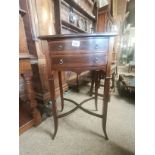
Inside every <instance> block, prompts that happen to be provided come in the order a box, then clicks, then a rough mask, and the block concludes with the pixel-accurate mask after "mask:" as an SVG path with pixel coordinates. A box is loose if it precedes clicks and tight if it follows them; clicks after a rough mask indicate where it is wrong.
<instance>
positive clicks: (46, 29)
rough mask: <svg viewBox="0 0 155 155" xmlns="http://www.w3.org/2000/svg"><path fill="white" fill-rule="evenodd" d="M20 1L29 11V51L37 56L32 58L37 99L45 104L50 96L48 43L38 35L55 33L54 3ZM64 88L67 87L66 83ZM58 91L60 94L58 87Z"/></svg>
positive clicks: (25, 19) (26, 22) (32, 0)
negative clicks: (47, 65)
mask: <svg viewBox="0 0 155 155" xmlns="http://www.w3.org/2000/svg"><path fill="white" fill-rule="evenodd" d="M20 1H21V5H22V7H23V8H24V9H25V10H26V11H27V12H28V15H27V16H26V17H24V22H25V25H26V27H25V28H26V36H27V40H28V47H29V51H30V53H31V54H33V55H34V56H35V57H36V58H35V59H33V60H31V64H32V71H33V74H34V77H33V85H34V89H35V94H36V99H37V101H38V102H39V103H41V104H44V103H47V101H49V97H50V96H49V95H50V94H49V85H48V84H47V81H48V80H47V70H46V58H45V52H46V49H47V44H46V42H44V41H40V40H38V38H37V37H38V36H39V35H45V34H55V26H54V25H55V17H54V4H53V1H51V0H20ZM56 88H57V87H56ZM64 89H65V90H66V89H67V86H66V84H65V83H64ZM56 92H57V93H56V94H57V96H59V90H58V89H56Z"/></svg>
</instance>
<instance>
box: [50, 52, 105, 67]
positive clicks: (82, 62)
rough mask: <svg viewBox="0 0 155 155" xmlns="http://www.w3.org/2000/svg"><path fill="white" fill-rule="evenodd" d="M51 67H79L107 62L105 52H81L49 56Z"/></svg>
mask: <svg viewBox="0 0 155 155" xmlns="http://www.w3.org/2000/svg"><path fill="white" fill-rule="evenodd" d="M51 63H52V64H51V66H52V67H53V68H58V67H59V68H66V67H67V68H80V67H87V66H88V67H89V66H102V65H105V64H106V63H107V55H106V54H100V53H97V54H82V55H67V56H65V55H61V56H52V57H51Z"/></svg>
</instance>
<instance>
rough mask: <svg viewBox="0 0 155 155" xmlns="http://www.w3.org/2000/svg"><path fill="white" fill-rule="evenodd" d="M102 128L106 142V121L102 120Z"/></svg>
mask: <svg viewBox="0 0 155 155" xmlns="http://www.w3.org/2000/svg"><path fill="white" fill-rule="evenodd" d="M102 128H103V133H104V135H105V139H106V140H108V139H109V138H108V135H107V131H106V120H105V119H104V118H103V120H102Z"/></svg>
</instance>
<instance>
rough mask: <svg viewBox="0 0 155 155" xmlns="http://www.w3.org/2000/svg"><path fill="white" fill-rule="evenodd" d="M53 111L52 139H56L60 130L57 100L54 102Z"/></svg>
mask: <svg viewBox="0 0 155 155" xmlns="http://www.w3.org/2000/svg"><path fill="white" fill-rule="evenodd" d="M52 112H53V119H54V133H53V136H52V139H54V138H55V136H56V134H57V131H58V117H57V111H56V103H55V101H54V102H53V103H52Z"/></svg>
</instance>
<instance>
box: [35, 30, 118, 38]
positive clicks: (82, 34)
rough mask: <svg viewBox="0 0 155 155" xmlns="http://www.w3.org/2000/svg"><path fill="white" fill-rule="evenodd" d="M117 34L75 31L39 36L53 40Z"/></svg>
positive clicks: (113, 33) (113, 34) (114, 34)
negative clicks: (72, 32) (73, 32)
mask: <svg viewBox="0 0 155 155" xmlns="http://www.w3.org/2000/svg"><path fill="white" fill-rule="evenodd" d="M117 35H118V34H117V33H115V32H106V33H77V34H57V35H44V36H39V37H38V38H39V39H42V40H55V39H66V38H71V39H72V38H81V37H115V36H117Z"/></svg>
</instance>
